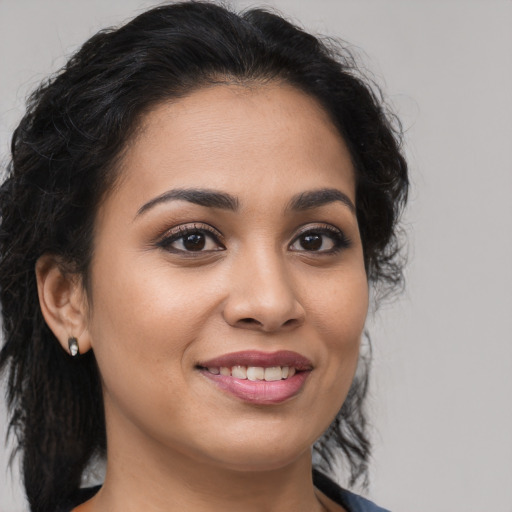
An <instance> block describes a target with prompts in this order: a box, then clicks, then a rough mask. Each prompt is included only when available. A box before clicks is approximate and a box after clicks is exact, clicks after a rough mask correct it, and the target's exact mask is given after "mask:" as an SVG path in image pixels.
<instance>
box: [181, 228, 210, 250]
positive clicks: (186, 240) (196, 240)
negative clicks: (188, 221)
mask: <svg viewBox="0 0 512 512" xmlns="http://www.w3.org/2000/svg"><path fill="white" fill-rule="evenodd" d="M205 245H206V237H205V236H204V234H203V233H199V232H197V233H190V234H189V235H186V236H184V237H183V247H184V248H185V249H186V250H187V251H201V250H203V249H204V247H205Z"/></svg>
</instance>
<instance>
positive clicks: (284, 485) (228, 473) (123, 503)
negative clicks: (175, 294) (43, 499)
mask: <svg viewBox="0 0 512 512" xmlns="http://www.w3.org/2000/svg"><path fill="white" fill-rule="evenodd" d="M114 439H116V441H112V442H109V445H108V455H107V460H108V465H107V473H106V478H105V483H104V485H103V487H102V489H101V490H100V492H99V493H98V494H97V495H96V496H95V497H94V498H93V499H92V500H90V501H89V502H87V503H86V504H84V505H83V506H82V507H79V509H80V511H79V512H103V511H106V510H123V511H125V512H132V511H133V512H135V511H140V510H145V511H146V512H173V511H182V510H187V511H188V512H213V511H215V512H218V511H219V510H223V511H224V512H231V511H233V512H234V511H239V510H243V511H244V512H256V511H258V512H261V511H262V510H264V511H265V512H274V511H276V512H277V511H280V512H282V511H287V510H293V511H294V512H321V511H325V510H326V508H325V507H324V506H323V505H322V503H324V504H325V503H326V502H325V500H324V499H323V498H322V497H320V496H319V495H318V492H316V491H315V488H314V486H313V481H312V474H311V471H312V466H311V453H310V450H307V451H305V452H304V453H302V454H300V455H299V456H298V457H297V458H296V459H295V460H292V461H290V462H289V463H288V464H285V465H282V466H280V467H277V468H272V469H268V468H266V469H259V470H247V469H244V470H243V471H239V470H237V469H232V468H224V467H222V466H219V465H216V464H212V463H209V462H205V461H199V460H197V459H194V458H193V457H190V456H188V455H186V454H183V453H180V452H176V451H172V452H171V450H169V449H167V448H165V449H164V448H162V447H161V446H160V447H157V446H148V443H145V442H141V440H140V439H139V442H137V443H132V444H125V443H123V442H117V441H118V438H114ZM121 446H124V447H126V446H128V447H129V448H128V449H122V450H121Z"/></svg>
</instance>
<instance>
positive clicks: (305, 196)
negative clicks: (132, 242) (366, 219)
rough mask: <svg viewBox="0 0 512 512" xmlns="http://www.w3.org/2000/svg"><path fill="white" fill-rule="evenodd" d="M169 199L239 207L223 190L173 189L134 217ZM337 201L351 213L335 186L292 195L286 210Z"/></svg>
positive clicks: (218, 206)
mask: <svg viewBox="0 0 512 512" xmlns="http://www.w3.org/2000/svg"><path fill="white" fill-rule="evenodd" d="M169 201H188V202H189V203H194V204H197V205H199V206H205V207H207V208H220V209H222V210H230V211H237V210H238V209H239V206H240V204H239V201H238V198H236V197H234V196H232V195H230V194H227V193H225V192H218V191H216V190H209V189H202V188H186V189H173V190H169V191H167V192H164V193H163V194H161V195H159V196H157V197H155V198H154V199H151V201H148V202H147V203H145V204H144V205H142V206H141V207H140V208H139V210H138V211H137V215H136V216H135V217H136V218H137V217H138V216H140V215H142V214H143V213H145V212H147V211H148V210H150V209H151V208H154V207H155V206H157V205H158V204H161V203H167V202H169ZM336 201H339V202H341V203H343V204H344V205H345V206H347V207H348V208H349V209H350V211H351V212H352V213H355V211H356V208H355V206H354V203H353V202H352V201H351V200H350V198H349V197H348V196H347V195H346V194H344V193H343V192H341V190H338V189H336V188H321V189H318V190H310V191H308V192H302V193H300V194H297V195H295V196H293V197H292V199H291V200H290V202H289V203H288V205H287V207H286V210H288V211H289V210H292V211H304V210H310V209H313V208H319V207H321V206H324V205H326V204H329V203H334V202H336Z"/></svg>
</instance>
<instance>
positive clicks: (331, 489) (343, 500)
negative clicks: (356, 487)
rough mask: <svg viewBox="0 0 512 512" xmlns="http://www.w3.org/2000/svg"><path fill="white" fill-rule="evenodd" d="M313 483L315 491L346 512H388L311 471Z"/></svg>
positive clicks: (317, 472)
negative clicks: (321, 493)
mask: <svg viewBox="0 0 512 512" xmlns="http://www.w3.org/2000/svg"><path fill="white" fill-rule="evenodd" d="M313 482H314V484H315V487H316V488H317V489H319V490H320V491H321V492H323V493H324V494H325V495H326V496H327V497H328V498H330V499H331V500H332V501H334V502H336V503H338V504H339V505H341V506H342V507H343V508H344V509H345V510H347V512H389V511H388V510H386V509H384V508H381V507H378V506H377V505H375V503H373V502H371V501H369V500H367V499H366V498H363V497H362V496H358V495H357V494H354V493H352V492H350V491H347V490H346V489H342V488H341V487H340V486H339V485H337V484H336V483H334V482H333V481H332V480H331V479H330V478H328V477H327V476H325V475H324V474H323V473H320V472H319V471H316V470H313Z"/></svg>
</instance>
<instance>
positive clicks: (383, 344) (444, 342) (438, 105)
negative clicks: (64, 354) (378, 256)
mask: <svg viewBox="0 0 512 512" xmlns="http://www.w3.org/2000/svg"><path fill="white" fill-rule="evenodd" d="M232 3H233V4H234V5H236V6H239V7H243V6H246V5H254V4H258V5H261V4H260V3H259V2H246V1H238V2H232ZM153 4H154V2H148V1H141V0H101V1H100V0H88V1H85V0H83V1H73V0H0V76H1V79H0V80H1V81H0V115H1V121H0V152H1V155H2V157H3V158H4V159H5V158H6V154H7V150H8V140H9V133H10V132H11V131H12V129H13V128H14V126H15V124H16V120H17V119H18V118H19V117H20V116H21V114H22V111H23V103H24V98H25V96H26V94H27V92H28V91H29V90H31V89H32V88H33V87H34V86H35V85H36V84H37V83H38V82H39V81H40V80H41V79H42V78H43V77H45V76H46V75H47V74H48V73H49V72H50V71H52V70H56V69H58V67H60V66H61V65H62V64H63V63H64V60H63V57H62V56H63V55H64V54H66V55H69V53H70V52H72V51H73V50H74V49H75V48H76V47H77V45H78V44H80V43H82V42H83V41H84V40H85V39H86V38H87V37H88V36H90V35H92V34H93V33H94V32H95V31H96V30H98V29H99V28H101V27H104V26H107V25H111V24H117V23H119V22H121V21H123V20H126V19H127V18H130V17H131V16H133V15H135V14H137V13H138V12H140V11H141V10H143V9H144V7H147V6H149V5H153ZM266 4H267V5H275V6H277V7H278V8H279V9H281V10H282V11H283V12H284V13H286V14H288V15H290V16H291V17H292V19H295V20H300V22H301V23H302V24H303V25H305V26H306V27H307V28H309V29H310V30H313V31H315V32H318V33H326V34H330V35H337V36H340V37H342V38H344V39H346V40H347V41H350V43H352V44H353V45H355V46H356V47H359V48H361V49H362V50H364V54H363V57H364V61H365V63H366V65H367V66H368V67H369V68H370V69H371V70H373V71H374V72H375V74H376V76H377V79H378V81H379V82H380V83H381V84H382V85H383V87H384V90H385V92H386V94H387V96H388V98H389V100H390V102H391V103H392V104H393V105H394V108H395V110H396V111H397V112H398V113H399V115H400V116H401V117H402V120H403V123H404V127H405V129H406V143H407V153H408V156H409V161H410V166H411V175H412V183H413V189H412V194H411V202H410V207H409V209H408V212H407V215H406V218H405V221H406V222H405V225H406V228H407V230H408V233H409V238H410V249H409V252H410V265H409V267H408V271H407V279H408V286H407V290H406V292H405V294H403V295H402V296H401V298H400V299H398V300H397V301H395V302H394V303H392V304H389V305H387V306H385V307H383V308H382V309H381V310H379V312H378V314H377V315H376V316H375V317H374V318H373V319H372V320H371V321H370V322H369V323H370V327H371V330H372V333H373V343H374V347H375V363H374V368H373V383H372V396H371V404H370V405H371V411H372V424H373V425H374V441H375V452H374V458H373V463H372V472H371V473H372V483H371V488H370V495H371V497H372V498H373V499H375V500H376V501H377V502H378V503H380V504H382V505H383V506H386V507H388V508H390V509H392V510H393V511H394V512H411V511H415V512H427V511H428V512H430V511H431V510H435V511H438V512H444V511H446V512H448V511H450V512H452V511H464V512H482V511H488V510H492V511H493V512H510V511H512V484H511V483H512V400H511V395H512V393H511V392H512V343H511V341H512V340H511V333H512V235H511V233H512V201H511V195H512V2H511V1H510V0H479V1H475V0H473V1H471V0H447V1H432V0H430V1H427V0H424V1H421V0H409V1H406V0H315V1H313V0H295V1H293V0H275V1H272V2H266ZM5 414H6V413H5V408H4V406H3V404H2V405H0V439H2V438H3V437H4V435H5V423H6V421H5V419H4V418H5ZM7 453H8V451H7V450H6V451H0V512H18V511H22V510H25V509H26V506H25V505H24V502H23V498H22V493H21V491H20V487H19V482H18V480H19V477H18V473H17V466H14V472H13V474H12V475H10V474H9V473H8V472H7V471H6V470H5V467H6V465H7V458H8V455H7Z"/></svg>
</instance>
